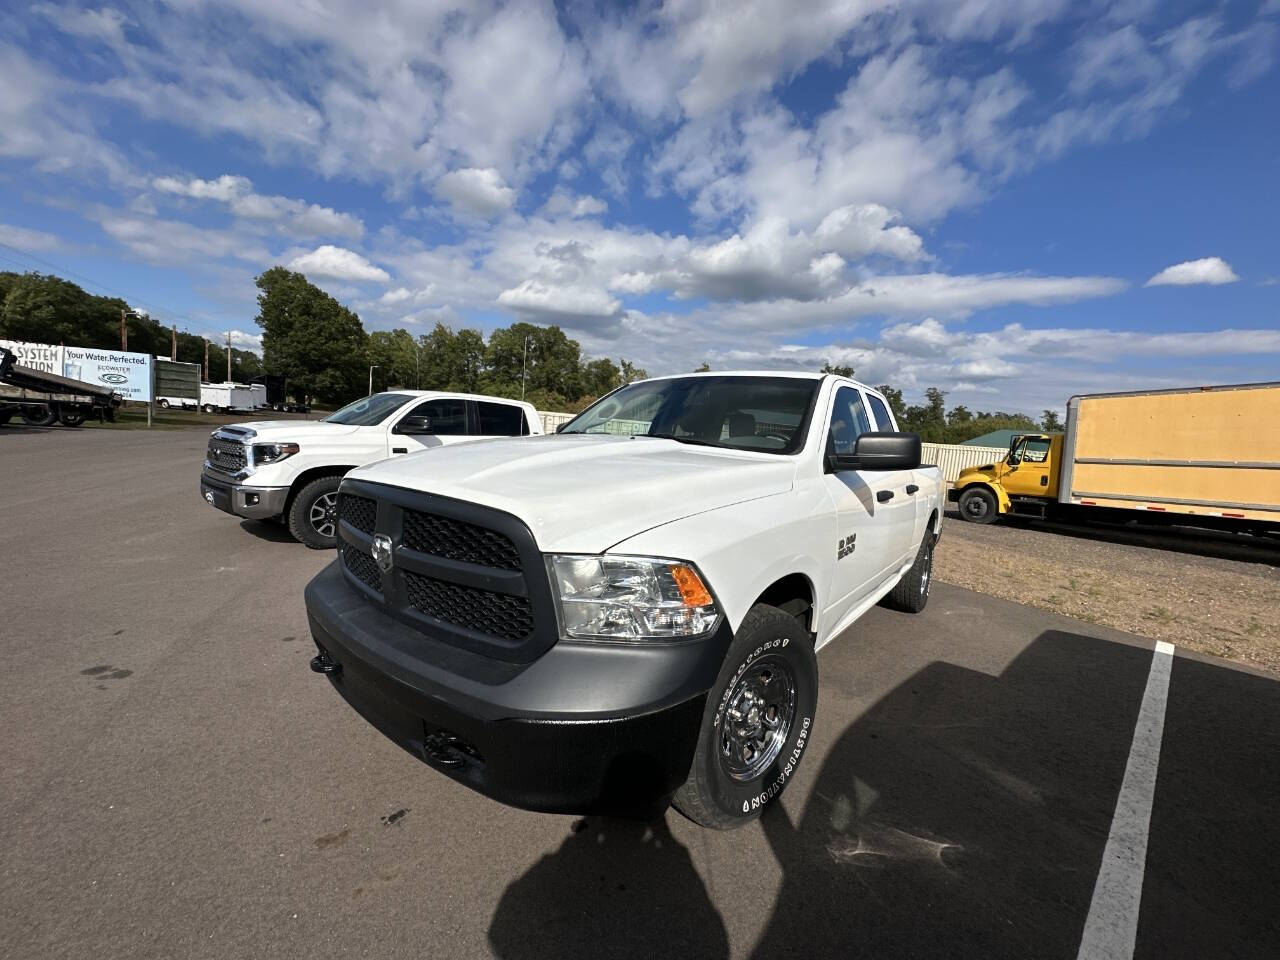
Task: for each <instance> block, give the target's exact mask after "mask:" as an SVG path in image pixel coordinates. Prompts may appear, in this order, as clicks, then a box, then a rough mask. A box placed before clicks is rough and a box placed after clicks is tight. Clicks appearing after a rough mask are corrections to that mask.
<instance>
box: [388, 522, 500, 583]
mask: <svg viewBox="0 0 1280 960" xmlns="http://www.w3.org/2000/svg"><path fill="white" fill-rule="evenodd" d="M404 545H405V546H406V547H408V548H409V549H410V550H418V551H420V552H422V553H429V554H431V555H432V556H434V557H444V558H445V559H446V560H461V561H462V562H464V563H474V564H478V565H479V566H482V567H496V568H497V569H499V570H519V569H520V553H519V551H518V550H516V545H515V544H514V543H512V542H511V540H510V539H509V538H508V537H504V536H503V535H502V534H500V533H498V532H497V531H496V530H487V529H485V528H484V527H477V526H476V525H475V524H471V523H464V522H462V521H459V520H451V519H449V518H448V517H442V516H440V515H439V514H434V513H423V512H422V511H420V510H406V511H405V512H404Z"/></svg>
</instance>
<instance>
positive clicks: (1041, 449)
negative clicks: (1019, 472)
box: [1022, 440, 1049, 463]
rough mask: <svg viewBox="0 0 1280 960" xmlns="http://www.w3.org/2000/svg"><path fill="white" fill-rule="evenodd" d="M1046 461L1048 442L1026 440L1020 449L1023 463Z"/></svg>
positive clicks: (1047, 457)
mask: <svg viewBox="0 0 1280 960" xmlns="http://www.w3.org/2000/svg"><path fill="white" fill-rule="evenodd" d="M1048 459H1049V441H1048V440H1028V441H1027V442H1026V444H1025V445H1024V446H1023V448H1022V462H1023V463H1044V462H1045V461H1046V460H1048Z"/></svg>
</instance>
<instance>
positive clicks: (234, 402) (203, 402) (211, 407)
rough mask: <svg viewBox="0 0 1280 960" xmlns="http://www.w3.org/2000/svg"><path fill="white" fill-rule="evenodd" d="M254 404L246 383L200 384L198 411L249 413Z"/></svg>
mask: <svg viewBox="0 0 1280 960" xmlns="http://www.w3.org/2000/svg"><path fill="white" fill-rule="evenodd" d="M255 402H256V395H255V394H254V391H253V388H252V387H250V386H249V384H247V383H202V384H201V385H200V409H201V410H203V411H204V412H205V413H229V412H231V411H233V410H246V411H251V410H253V409H255V408H254V403H255Z"/></svg>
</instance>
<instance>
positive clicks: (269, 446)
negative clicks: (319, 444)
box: [253, 443, 298, 466]
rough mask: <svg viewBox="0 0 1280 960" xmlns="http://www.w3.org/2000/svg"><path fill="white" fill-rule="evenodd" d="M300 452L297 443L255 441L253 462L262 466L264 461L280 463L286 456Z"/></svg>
mask: <svg viewBox="0 0 1280 960" xmlns="http://www.w3.org/2000/svg"><path fill="white" fill-rule="evenodd" d="M297 452H298V445H297V444H296V443H255V444H254V445H253V462H254V463H255V464H256V465H258V466H261V465H262V464H264V463H279V462H280V461H281V460H284V459H285V458H286V457H292V456H293V455H294V454H295V453H297Z"/></svg>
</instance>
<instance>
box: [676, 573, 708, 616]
mask: <svg viewBox="0 0 1280 960" xmlns="http://www.w3.org/2000/svg"><path fill="white" fill-rule="evenodd" d="M671 577H672V579H674V580H675V582H676V587H677V589H679V591H680V599H682V600H683V601H684V603H685V606H687V607H705V606H708V605H709V604H710V603H711V591H710V590H708V589H707V587H706V584H704V583H703V582H702V578H701V577H699V576H698V574H697V573H696V572H695V571H694V569H693V567H686V566H684V565H683V564H676V565H675V566H673V567H672V568H671Z"/></svg>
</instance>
